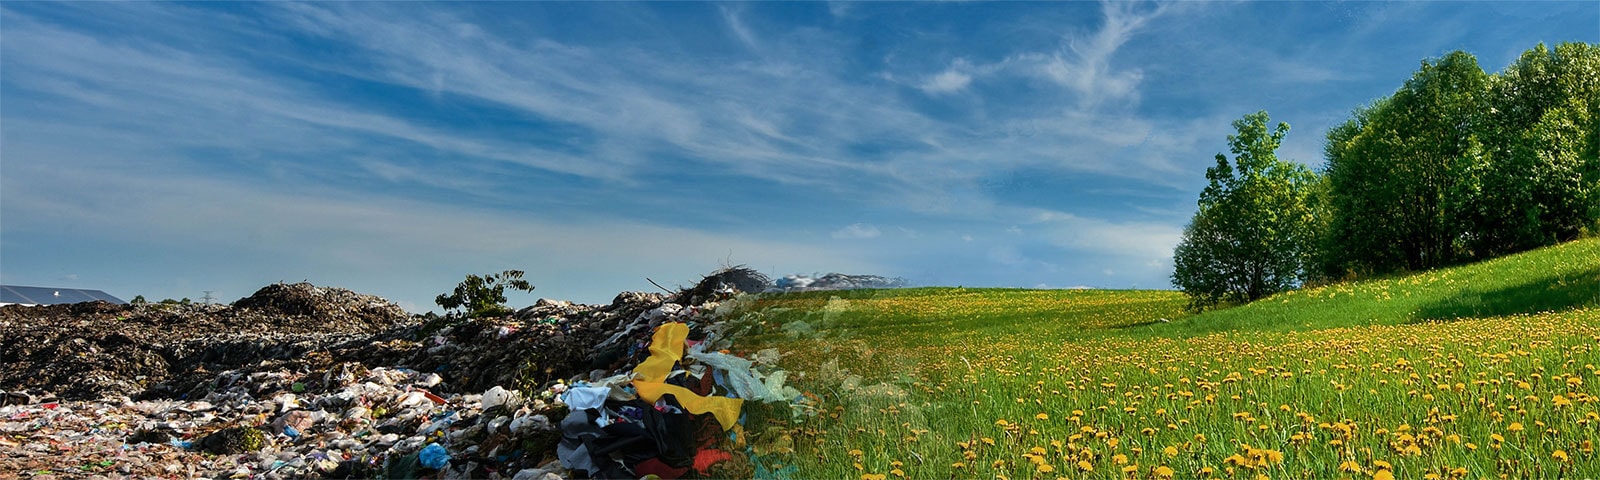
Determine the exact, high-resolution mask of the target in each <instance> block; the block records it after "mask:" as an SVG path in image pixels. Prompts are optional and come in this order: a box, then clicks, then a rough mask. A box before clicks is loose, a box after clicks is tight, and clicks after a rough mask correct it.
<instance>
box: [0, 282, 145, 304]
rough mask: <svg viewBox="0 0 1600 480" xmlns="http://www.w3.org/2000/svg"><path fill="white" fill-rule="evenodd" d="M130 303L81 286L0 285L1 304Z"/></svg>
mask: <svg viewBox="0 0 1600 480" xmlns="http://www.w3.org/2000/svg"><path fill="white" fill-rule="evenodd" d="M95 300H105V301H107V302H111V303H118V304H121V303H128V302H124V301H122V299H120V298H117V297H113V296H111V295H110V294H107V293H106V292H102V291H99V290H84V289H81V288H53V287H24V286H20V285H0V304H9V303H21V304H26V305H55V304H60V303H79V302H93V301H95Z"/></svg>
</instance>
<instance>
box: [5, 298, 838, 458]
mask: <svg viewBox="0 0 1600 480" xmlns="http://www.w3.org/2000/svg"><path fill="white" fill-rule="evenodd" d="M744 270H747V269H744ZM752 273H753V272H750V271H740V270H738V269H728V270H724V271H719V272H717V273H716V274H713V275H711V276H708V277H706V278H705V279H703V280H702V281H701V282H699V284H697V285H695V286H694V287H692V288H688V289H683V290H681V291H679V292H677V293H673V294H668V295H663V294H655V293H642V292H625V293H622V294H619V295H618V296H617V298H616V299H615V300H613V301H612V302H611V303H610V304H608V305H581V304H573V303H569V302H563V301H555V300H543V299H542V300H540V301H539V302H538V303H536V304H535V305H533V306H530V307H528V308H524V309H522V310H520V311H518V312H517V313H516V314H515V315H512V316H508V317H501V318H481V319H465V318H459V317H450V316H447V317H437V316H426V317H424V316H414V317H407V316H405V315H404V312H403V311H401V310H400V309H399V308H398V307H395V306H394V305H393V304H391V303H389V302H387V301H384V300H382V299H379V298H377V297H371V296H367V295H360V294H356V293H354V292H350V291H348V290H343V289H335V288H322V287H315V286H312V285H310V284H293V285H285V284H277V285H271V286H268V287H266V288H263V289H262V290H261V291H259V292H257V293H256V294H255V295H252V296H250V297H246V298H244V299H240V300H239V301H238V302H235V303H233V304H232V305H193V306H180V305H132V306H119V305H110V304H104V303H86V304H78V305H71V306H50V307H16V306H8V307H3V308H0V342H3V343H0V402H3V403H0V405H3V406H0V471H8V472H24V474H25V475H52V474H54V475H65V476H89V475H108V476H164V477H196V476H223V477H241V478H242V477H248V478H300V477H331V478H372V477H380V476H381V477H385V478H416V477H419V476H432V477H436V478H518V479H535V478H537V479H547V478H560V477H570V476H576V477H600V478H613V477H632V478H638V477H641V476H644V475H648V474H655V475H657V476H659V477H661V478H678V477H683V476H702V477H719V478H720V477H749V476H752V475H754V474H755V473H757V472H759V471H764V470H762V469H763V468H764V467H763V466H762V465H761V464H760V461H759V460H753V459H752V458H751V455H750V453H751V452H752V450H751V448H752V445H756V446H757V447H758V448H756V450H755V451H758V452H766V451H771V450H772V449H771V448H770V446H764V445H765V443H770V442H771V439H767V438H762V434H763V433H765V432H753V433H756V438H754V439H751V438H747V437H748V435H747V434H746V433H744V430H743V426H742V424H741V422H742V421H743V420H742V418H744V417H748V416H749V415H751V414H752V413H753V412H752V411H751V410H750V409H749V408H746V407H747V406H748V405H749V404H747V403H746V402H765V404H768V405H771V406H772V407H771V410H773V411H784V412H789V413H791V414H793V413H804V412H806V411H807V408H808V406H809V403H808V402H809V400H808V399H807V398H806V397H805V396H803V395H801V394H800V392H798V391H796V390H794V389H793V388H790V387H787V386H786V385H785V381H786V374H785V372H783V371H782V370H779V369H778V368H777V367H776V365H775V363H776V361H777V360H778V359H779V358H780V357H781V355H779V354H778V352H777V351H775V350H771V351H762V352H757V353H756V354H754V355H752V357H751V359H746V358H742V357H739V356H735V355H732V354H730V353H729V352H728V349H729V348H730V347H731V346H732V343H731V338H730V337H731V335H732V333H731V332H728V331H725V330H727V329H730V328H732V327H730V326H729V325H728V324H726V323H724V322H720V321H719V320H720V318H721V315H722V313H723V312H725V311H726V309H727V303H728V302H727V300H729V299H730V298H732V297H733V296H734V295H736V294H738V293H742V292H758V291H761V290H765V289H767V288H768V287H769V282H768V281H767V280H766V277H764V276H760V274H758V273H756V274H754V275H751V274H752ZM746 289H748V290H746ZM767 410H768V409H762V411H763V412H765V411H767ZM772 438H778V436H777V435H774V436H772ZM784 438H786V437H784Z"/></svg>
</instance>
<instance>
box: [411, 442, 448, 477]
mask: <svg viewBox="0 0 1600 480" xmlns="http://www.w3.org/2000/svg"><path fill="white" fill-rule="evenodd" d="M417 460H420V461H421V462H422V466H424V467H428V468H431V469H434V470H439V469H443V468H444V467H445V465H449V464H450V453H449V452H446V451H445V450H444V447H443V446H440V445H439V444H437V443H430V444H428V446H426V447H422V451H421V452H417Z"/></svg>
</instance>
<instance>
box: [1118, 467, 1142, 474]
mask: <svg viewBox="0 0 1600 480" xmlns="http://www.w3.org/2000/svg"><path fill="white" fill-rule="evenodd" d="M1137 471H1139V466H1138V465H1128V466H1126V467H1122V473H1133V472H1137Z"/></svg>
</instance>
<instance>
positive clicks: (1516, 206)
mask: <svg viewBox="0 0 1600 480" xmlns="http://www.w3.org/2000/svg"><path fill="white" fill-rule="evenodd" d="M1490 93H1491V95H1490V99H1489V104H1490V108H1489V109H1488V112H1489V113H1488V115H1487V121H1486V122H1485V125H1484V129H1483V131H1484V132H1483V136H1484V138H1485V145H1486V150H1487V161H1486V162H1485V164H1484V166H1483V168H1482V169H1481V170H1482V188H1481V189H1479V190H1476V191H1474V192H1472V193H1473V194H1474V195H1473V196H1472V197H1471V198H1470V199H1469V203H1470V205H1469V208H1467V209H1465V211H1464V212H1463V213H1464V216H1465V217H1467V218H1470V219H1472V220H1473V221H1474V229H1473V232H1472V233H1473V235H1472V236H1471V239H1472V242H1471V243H1470V248H1471V250H1472V252H1473V254H1474V256H1475V257H1478V258H1483V257H1491V256H1498V255H1504V254H1508V253H1513V252H1518V251H1522V250H1527V249H1531V248H1537V247H1541V246H1545V245H1551V244H1554V243H1557V242H1561V241H1565V240H1570V239H1572V238H1575V237H1577V236H1578V235H1580V234H1581V233H1582V232H1584V231H1585V230H1589V231H1593V230H1594V227H1595V220H1596V218H1597V217H1600V211H1597V210H1595V209H1596V207H1597V206H1600V203H1597V202H1600V195H1597V194H1596V191H1595V190H1596V188H1595V185H1596V184H1597V183H1600V158H1597V157H1600V155H1597V145H1600V143H1597V142H1600V140H1597V139H1596V137H1597V135H1600V123H1597V122H1600V46H1592V45H1588V44H1583V43H1567V44H1561V45H1558V46H1556V48H1555V49H1554V50H1550V49H1547V48H1546V47H1545V46H1544V45H1543V44H1540V45H1538V46H1536V47H1534V48H1533V49H1531V50H1528V51H1527V52H1524V53H1523V54H1522V56H1521V57H1520V58H1518V59H1517V62H1516V63H1514V64H1512V65H1511V66H1510V67H1508V68H1507V69H1506V71H1505V72H1503V73H1501V74H1500V75H1498V76H1496V77H1495V79H1494V82H1493V86H1492V88H1491V89H1490Z"/></svg>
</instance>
